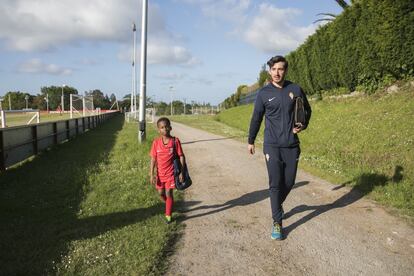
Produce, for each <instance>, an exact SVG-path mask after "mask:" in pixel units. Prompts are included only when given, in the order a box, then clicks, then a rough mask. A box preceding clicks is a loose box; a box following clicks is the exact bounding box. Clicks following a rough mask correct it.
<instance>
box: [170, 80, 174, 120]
mask: <svg viewBox="0 0 414 276" xmlns="http://www.w3.org/2000/svg"><path fill="white" fill-rule="evenodd" d="M173 89H174V87H173V86H170V106H171V116H172V115H173V114H174V113H173V94H172V92H173Z"/></svg>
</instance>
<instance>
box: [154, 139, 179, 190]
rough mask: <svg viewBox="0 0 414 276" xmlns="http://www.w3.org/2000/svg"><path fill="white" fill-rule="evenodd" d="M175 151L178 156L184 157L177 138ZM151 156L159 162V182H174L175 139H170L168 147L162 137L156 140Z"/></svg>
mask: <svg viewBox="0 0 414 276" xmlns="http://www.w3.org/2000/svg"><path fill="white" fill-rule="evenodd" d="M175 150H176V153H177V155H178V156H182V155H184V154H183V149H182V148H181V142H180V140H179V139H178V138H177V137H176V138H175ZM150 155H151V157H152V158H154V159H155V160H156V161H157V172H158V178H159V180H160V181H161V182H174V165H173V160H174V154H173V139H172V138H170V140H169V141H168V143H167V144H166V145H164V143H163V142H162V137H159V138H156V139H154V141H153V142H152V147H151V152H150Z"/></svg>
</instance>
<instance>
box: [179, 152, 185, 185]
mask: <svg viewBox="0 0 414 276" xmlns="http://www.w3.org/2000/svg"><path fill="white" fill-rule="evenodd" d="M180 163H181V168H183V169H182V170H181V173H180V175H179V176H178V177H179V179H180V182H183V181H184V174H183V171H184V166H185V156H184V155H181V156H180Z"/></svg>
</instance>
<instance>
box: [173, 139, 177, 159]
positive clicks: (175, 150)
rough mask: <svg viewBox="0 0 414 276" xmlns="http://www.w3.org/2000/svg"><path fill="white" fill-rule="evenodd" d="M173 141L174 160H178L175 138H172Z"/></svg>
mask: <svg viewBox="0 0 414 276" xmlns="http://www.w3.org/2000/svg"><path fill="white" fill-rule="evenodd" d="M172 140H173V154H174V159H177V158H178V156H177V149H176V148H175V137H172Z"/></svg>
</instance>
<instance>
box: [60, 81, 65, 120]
mask: <svg viewBox="0 0 414 276" xmlns="http://www.w3.org/2000/svg"><path fill="white" fill-rule="evenodd" d="M65 86H66V84H62V97H61V105H62V108H61V110H62V113H63V112H64V111H65V102H64V96H63V88H64V87H65Z"/></svg>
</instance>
